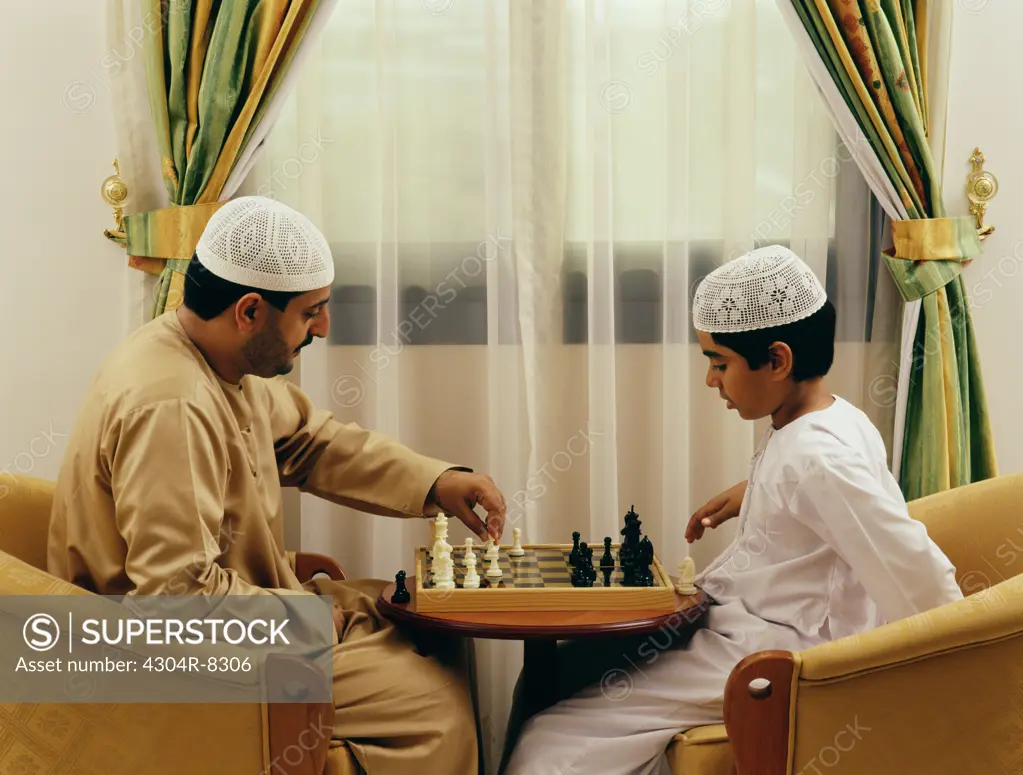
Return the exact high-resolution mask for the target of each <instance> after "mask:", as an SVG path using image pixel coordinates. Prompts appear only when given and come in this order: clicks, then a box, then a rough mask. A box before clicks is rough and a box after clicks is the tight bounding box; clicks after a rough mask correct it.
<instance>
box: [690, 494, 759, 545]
mask: <svg viewBox="0 0 1023 775" xmlns="http://www.w3.org/2000/svg"><path fill="white" fill-rule="evenodd" d="M746 484H747V482H745V481H742V482H739V483H738V484H737V485H735V487H731V488H729V489H727V490H725V491H724V492H723V493H721V494H720V495H716V496H715V497H713V498H711V499H710V500H709V501H707V502H706V503H705V504H704V505H703V506H701V507H700V508H699V509H697V511H696V513H695V514H693V516H692V517H690V518H689V526H688V527H687V528H686V541H688V542H689V543H692V542H693V541H697V540H699V539H701V538H703V531H704V530H705V529H706V528H708V527H709V528H711V529H713V528H715V527H717V526H718V525H720V524H721V523H722V522H727V521H728V520H730V519H731V518H732V517H737V516H739V509H741V508H742V496H743V495H745V494H746Z"/></svg>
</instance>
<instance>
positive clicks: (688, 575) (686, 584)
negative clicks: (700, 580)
mask: <svg viewBox="0 0 1023 775" xmlns="http://www.w3.org/2000/svg"><path fill="white" fill-rule="evenodd" d="M695 581H696V563H695V562H693V558H692V557H686V558H685V559H684V560H682V562H680V563H679V564H678V584H676V585H675V591H676V592H678V593H679V594H680V595H695V594H696V592H697V589H696V584H695V583H694V582H695Z"/></svg>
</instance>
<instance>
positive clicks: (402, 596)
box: [391, 570, 412, 605]
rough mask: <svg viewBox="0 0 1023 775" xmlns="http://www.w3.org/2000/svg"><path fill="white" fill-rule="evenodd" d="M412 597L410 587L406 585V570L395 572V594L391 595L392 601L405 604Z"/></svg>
mask: <svg viewBox="0 0 1023 775" xmlns="http://www.w3.org/2000/svg"><path fill="white" fill-rule="evenodd" d="M411 599H412V598H411V597H410V596H409V593H408V587H406V586H405V571H403V570H400V571H398V572H397V573H396V574H394V594H393V595H391V602H392V603H395V604H398V605H403V604H405V603H408V602H409V601H410V600H411Z"/></svg>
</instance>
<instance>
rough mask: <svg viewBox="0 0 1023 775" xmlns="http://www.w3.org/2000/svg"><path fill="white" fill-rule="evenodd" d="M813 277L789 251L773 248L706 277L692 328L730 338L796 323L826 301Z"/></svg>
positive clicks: (698, 292) (695, 302)
mask: <svg viewBox="0 0 1023 775" xmlns="http://www.w3.org/2000/svg"><path fill="white" fill-rule="evenodd" d="M827 298H828V297H827V295H825V293H824V288H823V286H822V285H821V284H820V281H819V280H818V279H817V276H816V275H815V274H814V273H813V272H812V271H811V270H810V267H808V266H807V265H806V264H805V263H803V260H802V259H801V258H799V256H797V255H796V254H795V253H793V252H792V251H791V250H789V249H788V248H784V247H781V246H778V245H771V246H768V247H764V248H757V249H756V250H754V251H752V252H750V253H747V254H746V255H744V256H740V257H739V258H737V259H735V260H733V261H729V262H728V263H727V264H725V265H724V266H720V267H718V268H717V269H715V270H714V271H713V272H711V273H710V274H709V275H707V276H706V277H705V278H704V279H703V282H701V283H700V285H699V287H698V288H697V289H696V296H695V297H694V298H693V326H694V327H695V328H696V330H697V331H705V332H707V333H708V334H717V333H720V334H731V333H738V332H740V331H754V330H756V329H761V328H774V327H776V326H784V325H785V324H787V323H794V322H795V321H797V320H802V319H803V318H807V317H809V316H810V315H812V314H813V313H814V312H816V311H817V310H819V309H820V308H821V307H823V306H824V302H825V301H827Z"/></svg>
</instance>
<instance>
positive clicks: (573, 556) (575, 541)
mask: <svg viewBox="0 0 1023 775" xmlns="http://www.w3.org/2000/svg"><path fill="white" fill-rule="evenodd" d="M568 564H569V565H571V566H572V567H573V568H574V567H575V566H576V565H578V564H579V531H578V530H576V531H575V532H574V533H572V551H571V552H569V554H568Z"/></svg>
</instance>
